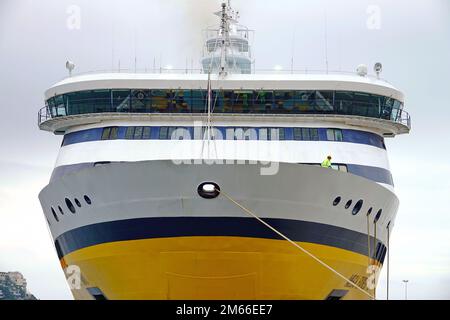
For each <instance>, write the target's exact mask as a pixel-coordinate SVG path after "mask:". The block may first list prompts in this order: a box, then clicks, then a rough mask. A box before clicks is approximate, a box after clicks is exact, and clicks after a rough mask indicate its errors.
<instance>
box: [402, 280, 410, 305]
mask: <svg viewBox="0 0 450 320" xmlns="http://www.w3.org/2000/svg"><path fill="white" fill-rule="evenodd" d="M408 282H409V280H403V283H404V284H405V300H408Z"/></svg>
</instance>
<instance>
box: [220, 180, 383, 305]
mask: <svg viewBox="0 0 450 320" xmlns="http://www.w3.org/2000/svg"><path fill="white" fill-rule="evenodd" d="M216 191H217V192H219V193H220V194H222V195H223V196H224V197H225V198H227V199H228V200H230V201H231V202H233V203H234V204H235V205H236V206H238V207H239V208H241V209H242V210H243V211H245V212H246V213H248V214H249V215H251V216H252V217H253V218H255V219H256V220H258V221H259V222H261V223H262V224H263V225H265V226H266V227H267V228H269V229H270V230H272V231H273V232H275V233H276V234H278V235H279V236H281V237H282V238H284V239H285V240H287V241H288V242H289V243H291V244H292V245H293V246H295V247H297V248H298V249H300V250H301V251H302V252H303V253H305V254H306V255H308V256H309V257H310V258H312V259H314V260H315V261H316V262H318V263H319V264H321V265H322V266H323V267H325V268H327V269H328V270H330V271H331V272H333V273H334V274H336V275H337V276H338V277H340V278H342V279H343V280H345V281H346V282H349V283H351V284H352V285H353V286H354V287H355V288H356V289H358V290H359V291H361V292H362V293H364V294H365V295H367V296H368V297H370V298H371V299H372V300H375V297H374V296H372V295H371V294H370V293H368V292H367V291H366V290H364V289H363V288H361V287H359V286H358V285H357V284H356V283H354V282H353V281H351V280H350V279H348V278H347V277H345V276H344V275H342V274H341V273H339V272H338V271H336V270H335V269H333V268H332V267H330V266H329V265H328V264H326V263H325V262H323V261H322V260H320V259H319V258H317V257H316V256H315V255H313V254H312V253H311V252H309V251H308V250H306V249H305V248H303V247H302V246H300V245H299V244H298V243H296V242H294V241H292V240H291V239H289V238H288V237H287V236H285V235H284V234H283V233H281V232H280V231H278V230H277V229H275V228H274V227H272V226H271V225H270V224H268V223H267V222H265V221H264V220H262V219H261V218H259V217H258V216H257V215H255V214H254V213H253V212H251V211H250V210H249V209H247V208H245V207H244V206H242V205H241V204H239V203H238V202H236V201H235V200H233V199H232V198H231V197H230V196H229V195H227V194H226V193H225V192H223V191H221V190H218V189H216Z"/></svg>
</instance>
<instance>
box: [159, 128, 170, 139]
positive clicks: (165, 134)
mask: <svg viewBox="0 0 450 320" xmlns="http://www.w3.org/2000/svg"><path fill="white" fill-rule="evenodd" d="M159 139H160V140H168V139H169V127H161V128H159Z"/></svg>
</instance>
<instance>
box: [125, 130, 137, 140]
mask: <svg viewBox="0 0 450 320" xmlns="http://www.w3.org/2000/svg"><path fill="white" fill-rule="evenodd" d="M135 129H136V127H128V128H127V131H126V132H125V139H127V140H132V139H133V137H134V130H135Z"/></svg>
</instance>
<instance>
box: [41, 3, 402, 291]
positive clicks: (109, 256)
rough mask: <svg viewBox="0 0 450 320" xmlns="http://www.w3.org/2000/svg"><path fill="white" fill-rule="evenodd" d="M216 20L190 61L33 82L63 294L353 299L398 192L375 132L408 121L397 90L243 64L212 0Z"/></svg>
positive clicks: (243, 55) (360, 78)
mask: <svg viewBox="0 0 450 320" xmlns="http://www.w3.org/2000/svg"><path fill="white" fill-rule="evenodd" d="M219 16H220V18H221V24H220V26H219V27H218V28H217V30H216V35H215V36H213V35H210V36H208V38H207V41H206V50H205V51H206V53H207V55H206V57H205V58H204V59H203V60H202V64H203V68H204V72H203V73H200V74H193V73H184V74H183V73H179V74H176V73H158V74H147V73H114V72H113V73H101V74H86V75H79V76H73V77H69V78H67V79H65V80H63V81H61V82H59V83H57V84H55V85H54V86H52V87H51V88H50V89H49V90H47V92H46V106H45V107H44V108H43V109H42V110H41V111H40V113H39V126H40V128H41V129H42V130H46V131H50V132H53V133H55V134H60V135H64V139H63V142H62V146H61V149H60V152H59V155H58V158H57V161H56V165H55V169H54V171H53V174H52V177H51V180H50V183H49V184H48V186H46V187H45V188H44V190H43V191H42V192H41V194H40V196H39V197H40V201H41V204H42V208H43V211H44V214H45V216H46V218H47V221H48V223H49V227H50V230H51V233H52V236H53V238H54V241H55V246H56V249H57V252H58V256H59V259H60V260H61V264H62V266H63V268H66V267H67V266H68V265H77V266H79V267H80V269H81V271H82V279H83V281H82V282H83V286H82V289H81V290H73V294H74V296H75V297H76V298H80V299H89V298H97V299H100V298H107V299H367V298H368V297H369V296H370V294H373V293H374V289H373V288H370V287H367V285H366V283H367V278H368V277H369V276H370V274H367V268H368V265H377V266H381V265H382V264H383V262H384V260H385V255H386V250H387V248H386V245H387V237H388V232H390V230H392V227H393V225H394V221H395V215H396V212H397V209H398V204H399V201H398V198H397V196H396V195H395V192H394V183H393V178H392V174H391V171H390V167H389V161H388V156H387V151H386V145H385V141H384V140H385V138H386V137H395V136H396V135H398V134H405V133H408V132H409V131H410V118H409V115H408V114H407V113H406V112H405V111H404V109H403V106H404V95H403V94H402V93H401V92H400V91H399V90H398V89H396V88H395V87H393V86H392V85H391V84H389V83H387V82H385V81H383V80H381V79H379V77H370V76H368V75H367V74H366V73H365V72H361V70H360V72H359V74H356V73H355V74H295V73H294V74H281V73H274V74H255V73H251V61H252V58H251V53H250V52H251V49H250V45H249V41H248V39H249V32H250V31H249V30H248V29H247V28H245V27H241V26H237V14H236V13H234V12H233V11H232V10H231V8H230V7H229V6H228V5H226V4H224V5H223V7H222V11H221V12H219ZM210 31H211V30H210ZM363 71H364V70H363ZM208 132H210V134H207V133H208ZM328 155H331V156H332V157H333V159H332V163H333V169H334V170H331V169H326V168H322V167H320V164H321V162H322V161H323V160H324V159H325V158H326V157H327V156H328ZM204 184H213V185H214V186H216V188H218V189H220V190H221V191H223V192H224V193H226V194H228V195H229V196H230V197H232V198H233V199H234V200H235V201H236V202H238V203H240V204H242V206H245V207H246V208H248V209H249V210H251V211H252V212H254V213H257V214H258V216H259V217H261V218H263V219H264V220H265V221H267V222H268V223H270V224H271V225H272V226H274V227H276V228H277V230H279V231H280V232H283V233H284V234H285V235H287V236H288V237H289V238H290V239H292V240H293V241H295V242H297V243H298V244H301V245H302V246H304V247H305V248H307V249H308V250H309V251H310V252H312V253H313V254H315V255H316V256H317V257H319V258H320V259H321V260H322V261H324V262H326V263H327V264H328V265H330V266H332V267H333V268H334V269H335V270H337V271H339V272H340V273H341V274H343V275H344V276H345V277H346V278H348V279H350V280H351V281H352V282H353V283H354V284H357V285H358V286H359V287H361V288H362V289H363V290H366V291H367V293H369V295H365V294H363V293H362V292H361V291H360V290H357V289H356V288H355V287H354V286H353V285H351V284H350V283H348V282H346V281H344V280H343V279H342V278H339V277H337V276H336V274H333V273H332V272H330V271H329V270H327V269H326V268H323V267H322V266H321V265H319V264H317V262H315V261H314V260H312V259H311V258H309V257H308V256H306V255H304V254H301V252H299V251H298V250H295V248H293V247H292V245H290V244H289V243H288V242H287V241H285V240H283V239H281V238H280V237H279V236H278V235H277V234H276V233H274V232H273V231H271V230H270V229H267V228H265V227H264V226H263V225H261V224H260V223H259V222H258V221H257V220H255V219H254V218H252V217H249V216H248V215H246V213H245V212H243V211H242V210H241V209H240V208H239V207H237V206H236V205H234V204H233V203H232V202H230V201H229V199H227V198H226V197H224V196H222V195H220V193H215V192H210V193H208V192H206V193H205V192H202V189H201V187H202V185H204Z"/></svg>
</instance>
